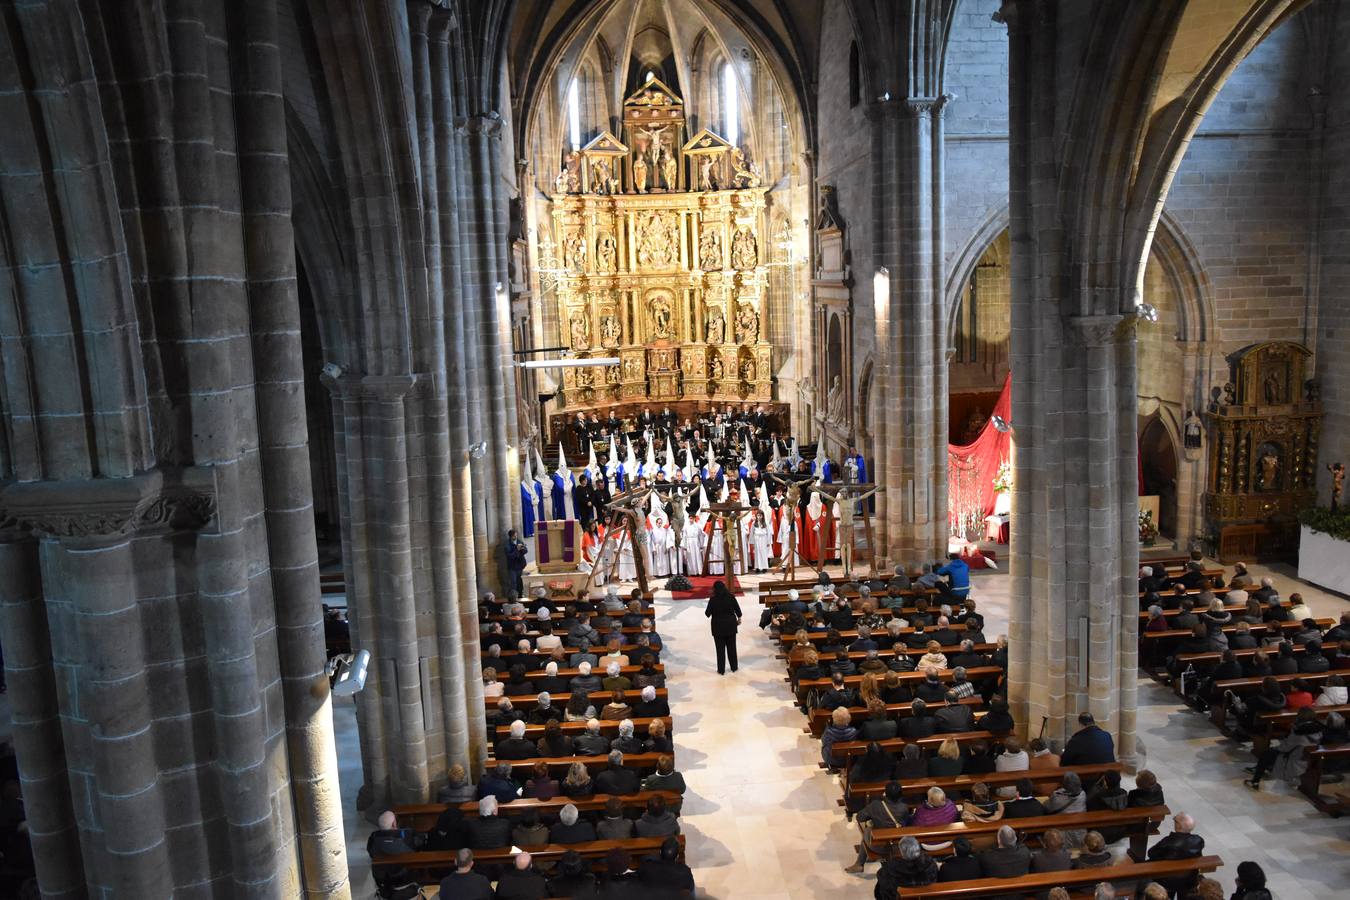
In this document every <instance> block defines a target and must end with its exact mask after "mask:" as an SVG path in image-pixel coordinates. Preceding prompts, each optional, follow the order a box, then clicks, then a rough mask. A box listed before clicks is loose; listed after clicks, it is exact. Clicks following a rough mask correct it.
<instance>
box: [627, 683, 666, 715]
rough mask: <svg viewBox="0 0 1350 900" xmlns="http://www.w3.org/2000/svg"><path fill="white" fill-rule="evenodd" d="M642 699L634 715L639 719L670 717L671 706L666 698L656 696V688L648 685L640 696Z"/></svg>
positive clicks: (635, 708) (634, 710) (634, 709)
mask: <svg viewBox="0 0 1350 900" xmlns="http://www.w3.org/2000/svg"><path fill="white" fill-rule="evenodd" d="M638 696H639V697H641V698H642V699H641V700H639V701H638V704H637V706H635V707H634V708H633V715H634V716H635V717H637V718H639V719H651V718H656V717H657V716H668V715H670V704H669V703H668V702H667V701H666V699H665V698H664V697H657V696H656V688H654V687H652V686H651V685H647V686H646V687H644V688H643V689H642V692H641V693H640V694H638Z"/></svg>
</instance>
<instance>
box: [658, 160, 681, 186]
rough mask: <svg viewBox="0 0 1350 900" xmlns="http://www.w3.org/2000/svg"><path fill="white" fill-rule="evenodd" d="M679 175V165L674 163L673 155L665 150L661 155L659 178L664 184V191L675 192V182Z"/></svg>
mask: <svg viewBox="0 0 1350 900" xmlns="http://www.w3.org/2000/svg"><path fill="white" fill-rule="evenodd" d="M679 173H680V164H679V163H677V162H676V161H675V154H674V153H671V152H670V150H666V151H665V152H663V153H662V154H661V178H662V180H663V181H665V183H666V190H668V191H673V190H675V181H676V179H677V178H678V177H679Z"/></svg>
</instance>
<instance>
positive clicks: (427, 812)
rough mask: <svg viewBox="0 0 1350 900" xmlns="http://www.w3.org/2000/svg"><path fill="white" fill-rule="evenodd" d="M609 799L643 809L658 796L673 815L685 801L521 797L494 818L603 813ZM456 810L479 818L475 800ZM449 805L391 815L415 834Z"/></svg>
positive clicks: (668, 796)
mask: <svg viewBox="0 0 1350 900" xmlns="http://www.w3.org/2000/svg"><path fill="white" fill-rule="evenodd" d="M611 796H616V797H618V798H619V800H620V801H621V802H622V803H623V807H624V809H625V810H627V811H633V810H645V809H646V808H647V801H648V800H650V799H652V798H653V797H660V798H661V799H663V800H665V801H666V808H667V809H669V810H670V811H671V812H673V813H678V812H679V810H680V804H681V803H683V802H684V798H683V797H681V796H680V795H679V794H677V793H675V792H674V791H639V792H638V793H636V794H614V795H610V794H595V795H593V796H590V797H577V798H571V797H553V798H550V799H548V800H536V799H534V798H532V797H521V798H519V799H517V800H512V801H511V802H510V803H502V804H499V805H498V806H497V815H499V816H506V817H507V818H515V817H516V816H523V815H525V814H527V813H537V814H538V815H539V816H540V818H543V819H548V818H557V816H558V813H560V812H562V808H563V807H564V806H566V805H568V804H569V803H570V804H572V805H573V806H575V807H576V808H577V811H578V812H582V813H598V812H604V810H605V805H606V804H607V803H608V802H609V798H610V797H611ZM454 806H455V807H457V808H458V809H459V811H460V812H461V813H463V814H464V817H465V818H466V819H468V818H472V817H473V816H476V815H478V803H477V801H475V800H468V801H465V802H464V803H456V804H454ZM449 807H450V804H448V803H415V804H409V805H406V806H395V807H394V808H393V811H394V815H396V816H398V821H399V824H400V825H401V826H403V827H406V828H411V829H413V830H414V831H420V832H427V831H430V830H431V829H432V828H434V827H435V826H436V820H437V819H439V818H440V817H441V814H442V813H444V812H445V811H446V810H447V809H448V808H449Z"/></svg>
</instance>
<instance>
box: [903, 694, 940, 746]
mask: <svg viewBox="0 0 1350 900" xmlns="http://www.w3.org/2000/svg"><path fill="white" fill-rule="evenodd" d="M910 706H911V715H908V716H901V717H900V727H899V729H898V731H899V733H900V737H902V738H904V739H905V740H907V741H917V740H919V739H920V738H926V737H932V736H933V735H934V734H936V733H937V720H936V719H934V718H933V717H932V716H931V715H929V714H928V704H926V703H924V702H923V701H922V700H915V701H914V702H913V703H912V704H910Z"/></svg>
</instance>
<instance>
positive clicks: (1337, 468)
mask: <svg viewBox="0 0 1350 900" xmlns="http://www.w3.org/2000/svg"><path fill="white" fill-rule="evenodd" d="M1327 471H1328V472H1330V473H1331V511H1332V512H1335V511H1336V510H1337V509H1339V508H1340V505H1341V491H1342V490H1344V488H1345V464H1344V463H1338V462H1337V463H1328V464H1327Z"/></svg>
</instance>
